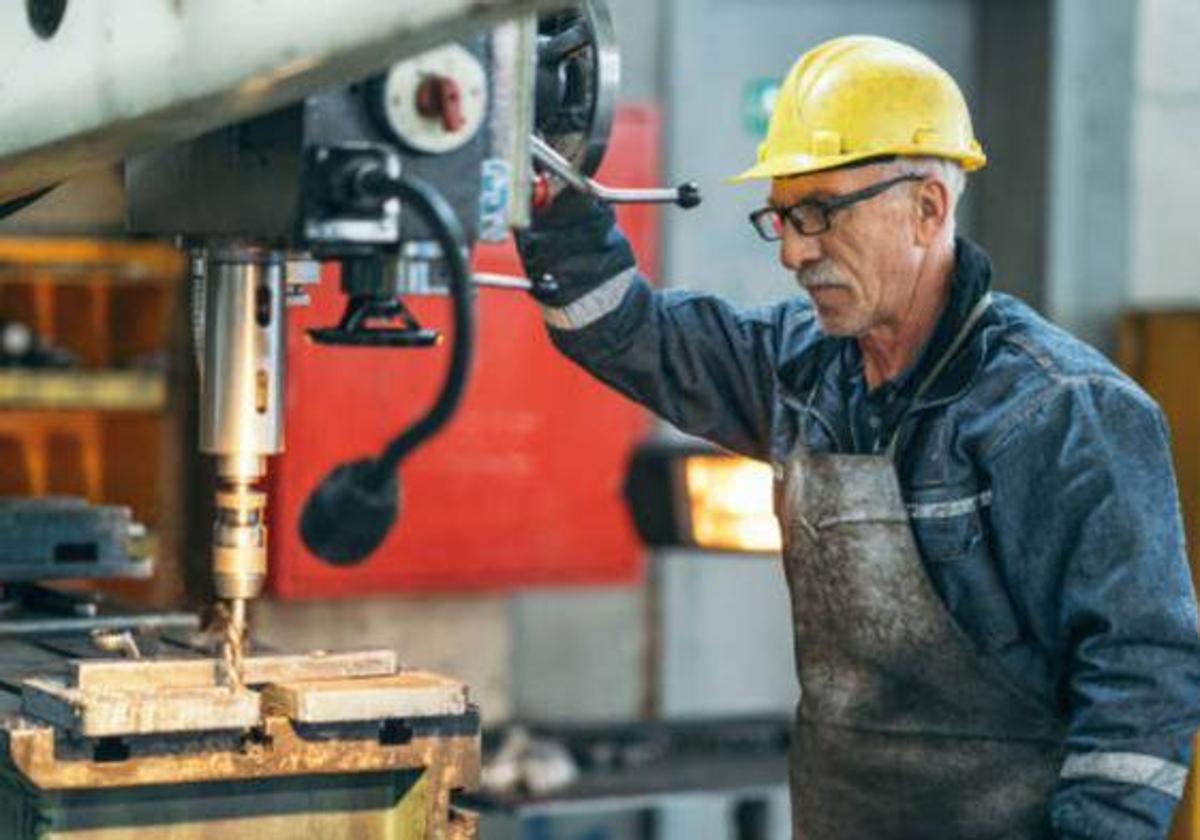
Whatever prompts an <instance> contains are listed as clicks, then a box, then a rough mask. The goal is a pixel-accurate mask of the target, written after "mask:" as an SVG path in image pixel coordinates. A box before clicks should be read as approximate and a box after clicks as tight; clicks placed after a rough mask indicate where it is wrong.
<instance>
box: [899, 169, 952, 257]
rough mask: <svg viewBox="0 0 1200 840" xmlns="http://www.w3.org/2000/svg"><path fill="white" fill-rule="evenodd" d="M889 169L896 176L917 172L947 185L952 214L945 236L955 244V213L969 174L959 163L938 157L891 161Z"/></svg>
mask: <svg viewBox="0 0 1200 840" xmlns="http://www.w3.org/2000/svg"><path fill="white" fill-rule="evenodd" d="M888 167H889V169H890V170H891V171H892V172H893V173H894V174H896V175H903V174H905V173H907V172H916V173H917V174H919V175H924V176H926V177H928V178H935V179H937V180H939V181H941V182H942V183H943V184H945V185H946V190H947V191H948V192H949V193H950V213H949V214H948V215H949V219H948V221H947V224H946V230H945V236H946V241H948V242H953V241H954V232H955V219H954V216H955V211H956V210H957V209H958V200H959V199H960V198H962V194H963V191H964V190H965V189H966V188H967V173H966V172H964V171H963V168H962V166H960V165H959V163H958V161H954V160H948V159H946V158H938V157H901V158H896V160H894V161H891V162H890V163H889V164H888Z"/></svg>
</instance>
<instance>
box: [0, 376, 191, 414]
mask: <svg viewBox="0 0 1200 840" xmlns="http://www.w3.org/2000/svg"><path fill="white" fill-rule="evenodd" d="M166 404H167V377H166V374H164V373H161V372H158V371H126V370H87V371H79V370H70V371H64V370H29V369H20V370H18V369H4V368H0V409H6V408H8V409H12V408H20V409H30V408H34V409H86V410H96V411H158V410H161V409H162V408H164V407H165V406H166Z"/></svg>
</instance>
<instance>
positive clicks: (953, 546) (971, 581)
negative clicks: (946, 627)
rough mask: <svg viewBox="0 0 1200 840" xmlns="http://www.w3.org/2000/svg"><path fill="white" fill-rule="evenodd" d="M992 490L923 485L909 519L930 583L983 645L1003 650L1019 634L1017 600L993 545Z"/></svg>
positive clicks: (912, 498) (910, 505) (910, 501)
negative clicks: (988, 522)
mask: <svg viewBox="0 0 1200 840" xmlns="http://www.w3.org/2000/svg"><path fill="white" fill-rule="evenodd" d="M990 503H991V497H990V494H989V493H988V492H987V491H979V490H977V489H974V488H969V489H968V488H960V489H959V490H956V491H955V492H947V488H936V489H935V488H923V489H922V490H920V491H918V492H913V493H910V494H909V498H908V502H907V506H908V516H909V522H910V523H911V524H912V530H913V535H914V537H915V538H916V542H917V547H918V549H919V550H920V552H921V558H922V560H924V564H925V570H926V572H927V573H928V575H929V579H930V582H931V583H932V584H933V588H934V589H935V590H936V591H937V594H938V595H939V596H940V597H941V599H942V603H943V604H944V605H945V606H946V609H947V610H948V611H949V613H950V615H951V616H952V617H953V619H954V620H955V622H957V624H958V626H959V627H960V628H961V629H962V630H963V631H964V632H965V633H966V635H967V637H968V638H970V639H971V640H972V641H973V642H974V643H975V644H976V646H977V647H978V648H980V649H981V650H985V651H989V652H992V651H997V650H1001V649H1003V648H1005V647H1007V646H1009V645H1011V644H1012V643H1013V642H1015V641H1017V639H1018V638H1019V637H1020V628H1019V626H1018V623H1017V618H1016V614H1015V612H1014V609H1013V605H1012V599H1011V597H1010V595H1009V592H1008V587H1007V586H1005V583H1004V579H1003V577H1002V576H1001V574H1000V571H999V569H998V568H997V567H996V563H995V558H994V557H993V556H992V552H991V551H990V549H989V548H988V540H987V533H986V528H985V523H984V520H983V516H982V513H983V511H984V510H985V509H986V508H987V506H988V505H989V504H990Z"/></svg>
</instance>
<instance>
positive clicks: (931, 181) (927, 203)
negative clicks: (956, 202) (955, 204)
mask: <svg viewBox="0 0 1200 840" xmlns="http://www.w3.org/2000/svg"><path fill="white" fill-rule="evenodd" d="M949 221H950V190H949V189H948V188H947V187H946V185H945V184H944V183H942V182H941V181H939V180H937V179H935V178H926V179H925V180H924V181H921V182H919V183H918V184H917V189H916V227H915V228H914V242H915V244H917V245H920V246H922V247H928V246H929V245H932V244H933V243H934V242H936V241H937V239H938V237H939V236H940V235H941V232H942V229H943V228H944V227H945V225H946V224H947V223H948V222H949Z"/></svg>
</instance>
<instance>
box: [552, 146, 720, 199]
mask: <svg viewBox="0 0 1200 840" xmlns="http://www.w3.org/2000/svg"><path fill="white" fill-rule="evenodd" d="M530 142H531V143H532V150H533V156H534V158H535V159H537V161H538V162H539V163H541V164H542V165H543V166H544V167H546V168H547V169H548V170H550V172H551V173H553V174H554V175H555V176H556V177H557V178H559V179H560V180H562V181H563V182H565V183H566V184H567V185H568V186H569V187H571V188H572V189H576V190H578V191H579V192H582V193H587V194H588V195H590V196H592V197H594V198H595V199H596V200H597V201H602V202H604V203H605V204H674V205H676V206H678V207H682V208H683V209H684V210H690V209H691V208H693V207H695V206H696V205H698V204H699V203H700V187H698V186H697V185H696V184H693V183H687V184H681V185H679V186H678V187H657V188H653V189H620V188H615V187H606V186H604V185H603V184H600V183H598V182H596V181H593V180H592V179H591V178H589V177H587V176H586V175H584V174H583V173H581V172H579V171H577V170H576V169H575V167H573V166H572V165H571V162H570V161H568V160H567V159H566V158H564V157H563V156H562V155H560V154H559V153H558V152H557V151H555V149H554V147H553V146H551V145H550V144H549V143H547V142H546V141H545V140H543V139H542V138H541V137H538V136H537V135H536V134H535V135H533V136H532V137H531V138H530Z"/></svg>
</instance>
